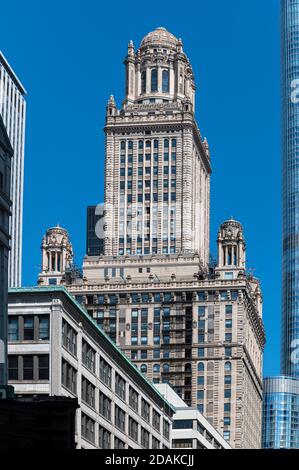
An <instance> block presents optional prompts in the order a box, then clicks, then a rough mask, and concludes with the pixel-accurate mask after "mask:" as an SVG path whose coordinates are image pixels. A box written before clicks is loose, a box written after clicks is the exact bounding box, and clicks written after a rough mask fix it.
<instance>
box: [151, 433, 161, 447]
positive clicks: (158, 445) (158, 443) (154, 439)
mask: <svg viewBox="0 0 299 470" xmlns="http://www.w3.org/2000/svg"><path fill="white" fill-rule="evenodd" d="M152 449H160V441H159V439H156V438H155V437H154V436H153V437H152Z"/></svg>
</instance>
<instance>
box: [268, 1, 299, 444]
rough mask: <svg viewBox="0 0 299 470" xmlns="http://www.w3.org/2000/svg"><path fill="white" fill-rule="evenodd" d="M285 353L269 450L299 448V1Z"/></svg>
mask: <svg viewBox="0 0 299 470" xmlns="http://www.w3.org/2000/svg"><path fill="white" fill-rule="evenodd" d="M281 57H282V110H283V116H282V163H283V164H282V169H283V174H282V184H283V198H282V201H283V259H282V349H281V355H282V357H281V374H282V375H281V377H269V378H266V379H265V387H264V409H263V446H264V447H265V448H288V449H298V448H299V304H298V294H299V290H298V289H299V287H298V286H299V284H298V283H299V263H298V256H299V224H298V217H299V173H298V161H299V160H298V157H299V147H298V139H299V91H298V90H299V85H298V84H299V1H298V0H282V1H281Z"/></svg>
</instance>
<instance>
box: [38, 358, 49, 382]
mask: <svg viewBox="0 0 299 470" xmlns="http://www.w3.org/2000/svg"><path fill="white" fill-rule="evenodd" d="M38 380H49V356H48V355H42V356H38Z"/></svg>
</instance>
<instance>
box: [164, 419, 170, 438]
mask: <svg viewBox="0 0 299 470" xmlns="http://www.w3.org/2000/svg"><path fill="white" fill-rule="evenodd" d="M169 431H170V425H169V422H168V421H166V420H165V419H163V436H164V437H165V439H167V440H169V434H170V432H169Z"/></svg>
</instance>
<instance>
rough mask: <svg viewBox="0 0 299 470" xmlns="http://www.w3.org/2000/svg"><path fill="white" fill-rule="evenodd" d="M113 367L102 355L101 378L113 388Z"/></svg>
mask: <svg viewBox="0 0 299 470" xmlns="http://www.w3.org/2000/svg"><path fill="white" fill-rule="evenodd" d="M111 374H112V367H111V366H109V364H108V363H107V362H106V361H105V359H103V358H102V357H101V359H100V379H101V380H102V382H104V384H106V385H107V386H108V387H109V388H111Z"/></svg>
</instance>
